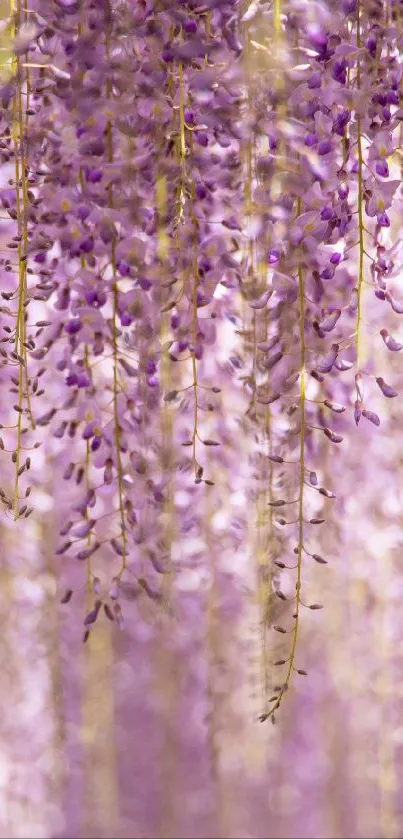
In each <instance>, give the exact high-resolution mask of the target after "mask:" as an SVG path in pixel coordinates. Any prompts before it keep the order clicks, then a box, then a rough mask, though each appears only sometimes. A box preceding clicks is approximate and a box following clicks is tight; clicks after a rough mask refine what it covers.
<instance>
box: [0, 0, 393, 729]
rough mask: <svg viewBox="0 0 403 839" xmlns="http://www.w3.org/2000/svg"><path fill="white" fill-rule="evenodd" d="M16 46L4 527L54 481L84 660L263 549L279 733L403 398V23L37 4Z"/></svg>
mask: <svg viewBox="0 0 403 839" xmlns="http://www.w3.org/2000/svg"><path fill="white" fill-rule="evenodd" d="M6 26H7V27H8V31H9V35H10V37H11V38H12V42H13V54H12V58H11V59H10V62H9V64H6V65H5V67H3V68H2V72H3V77H4V78H3V80H2V87H1V106H2V110H1V137H0V154H1V161H2V173H3V178H2V184H1V190H0V201H1V206H2V208H3V214H4V222H5V223H4V230H5V231H6V241H5V243H4V249H3V252H4V254H5V256H3V258H2V260H1V264H0V268H1V280H2V289H1V298H2V303H1V315H2V317H1V322H0V332H1V336H0V354H1V356H2V367H1V369H2V377H3V378H2V381H3V387H4V393H6V392H9V393H10V398H9V399H5V400H3V402H2V405H1V412H2V425H3V428H4V432H3V437H2V438H1V440H0V445H1V448H2V450H3V451H4V478H3V481H2V486H1V488H0V496H1V500H2V503H3V505H4V507H5V510H6V511H7V512H8V514H9V515H13V516H14V518H15V519H16V520H18V519H21V518H24V517H25V518H27V517H29V516H30V515H31V514H35V489H36V488H38V489H39V492H40V486H41V470H43V468H44V464H45V463H47V462H49V463H51V466H52V470H54V472H55V473H56V474H57V477H58V488H57V509H56V515H57V521H58V524H59V529H60V541H59V544H58V547H57V551H56V553H57V557H59V558H60V561H61V562H62V570H61V576H62V579H63V580H66V585H67V587H66V590H65V593H64V594H63V597H62V603H64V604H67V603H69V601H70V600H72V599H73V603H72V607H71V608H73V604H74V602H75V600H77V599H79V593H80V592H81V591H84V592H86V605H85V606H84V607H83V610H84V617H83V620H84V636H83V637H84V641H86V640H87V639H88V637H89V635H90V632H91V631H92V628H93V626H94V624H95V623H96V622H97V620H98V619H99V616H100V614H101V612H103V613H104V616H105V617H106V618H108V619H109V620H111V621H113V622H116V623H117V624H118V625H119V626H120V627H123V610H122V603H121V601H122V598H123V599H124V598H126V599H131V600H136V601H137V603H140V602H142V601H143V600H144V598H148V599H149V600H151V601H152V602H153V603H154V605H155V608H156V609H162V610H168V612H170V611H171V610H173V611H175V608H176V607H175V602H174V601H175V596H174V591H175V581H176V579H177V578H180V572H181V570H183V569H184V568H186V567H190V568H197V567H198V564H199V563H201V564H202V565H204V566H206V567H207V568H208V567H209V560H210V557H209V556H208V553H209V550H213V551H214V553H215V554H216V555H217V557H219V555H220V551H225V552H233V554H234V556H236V555H241V554H242V551H243V550H245V545H246V544H247V543H248V542H249V541H250V540H251V541H252V543H253V544H252V552H253V555H254V556H255V557H256V569H257V573H256V578H257V592H258V600H259V608H260V620H261V629H262V631H261V636H262V647H263V655H262V661H263V676H262V678H263V687H264V691H263V692H264V701H263V708H262V712H261V717H260V719H261V720H262V721H263V720H266V719H268V718H270V719H271V720H272V721H273V722H274V720H275V713H276V711H277V709H278V708H279V706H280V704H281V702H282V699H283V696H284V694H285V692H286V691H287V689H288V687H289V684H290V681H291V678H292V676H293V674H294V673H299V674H301V675H306V671H305V670H304V669H303V662H302V663H301V662H300V661H299V658H298V636H299V631H300V624H301V621H302V620H303V617H304V609H305V608H307V609H310V610H313V611H315V610H318V609H321V608H322V604H321V603H317V602H311V599H310V595H309V591H308V590H307V587H305V569H306V568H309V566H310V565H311V566H313V567H316V568H317V571H318V574H321V573H322V571H321V570H320V568H319V566H323V565H326V563H327V562H328V558H327V557H324V556H323V555H322V553H321V537H320V533H321V530H320V526H321V525H322V524H323V522H324V521H325V519H326V517H328V516H331V515H332V510H331V508H332V505H333V506H334V504H335V501H334V499H336V496H339V495H340V494H342V493H343V486H336V485H335V486H333V485H332V481H330V483H329V481H328V479H327V477H326V480H325V477H324V476H325V474H326V476H327V475H330V476H331V475H332V470H331V469H326V470H325V469H324V465H323V464H324V463H325V461H326V459H327V458H329V457H330V458H331V457H332V455H333V453H334V451H337V452H339V451H340V450H341V452H343V446H341V447H340V444H342V442H343V439H344V438H345V437H347V438H349V435H350V436H351V435H353V434H355V433H356V426H358V425H360V429H359V430H361V428H362V426H363V425H364V424H365V423H369V424H372V425H373V426H376V427H378V426H380V425H381V419H383V418H384V417H385V416H386V412H385V407H384V406H385V404H387V402H388V400H390V399H393V398H395V397H397V396H398V393H397V391H396V389H395V387H394V384H393V381H389V378H388V376H387V374H386V373H385V368H383V366H382V359H383V358H384V357H385V354H384V349H385V348H386V350H388V351H390V352H391V353H397V352H399V351H400V350H401V349H402V348H403V341H400V340H399V335H398V334H397V327H396V329H395V328H394V327H393V323H394V317H395V315H400V314H402V313H403V297H402V296H400V297H399V289H398V278H399V269H400V262H401V254H400V244H401V243H400V239H399V236H398V233H397V232H395V231H394V229H393V209H394V208H395V207H397V208H398V207H399V206H400V203H399V202H401V169H400V155H401V118H402V113H403V112H402V110H401V93H400V89H401V68H402V65H401V58H400V56H401V51H402V30H401V27H400V26H399V4H397V3H384V4H382V3H377V2H372V0H371V1H370V0H345V1H344V2H343V3H342V4H341V6H339V4H337V3H333V2H332V0H328V2H324V3H319V2H312V3H309V4H306V3H302V2H300V0H287V2H284V3H283V4H280V0H274V4H273V3H271V2H266V0H261V2H252V3H249V4H248V3H241V2H239V0H206V2H201V0H187V2H183V3H172V2H170V0H141V2H136V3H133V2H125V0H123V2H115V0H53V2H48V1H47V2H45V0H37V1H36V2H35V3H32V4H30V3H28V6H27V7H25V6H24V7H23V6H22V3H21V0H15V6H13V8H12V9H11V13H10V18H9V20H8V21H7V22H6ZM369 301H371V305H369ZM367 310H368V317H367ZM368 318H369V319H370V322H369V320H368ZM373 332H374V333H375V337H374V336H373V334H372V333H373ZM368 334H370V336H371V342H369V340H368ZM385 376H386V378H385ZM3 420H4V421H3ZM379 433H380V432H379ZM364 434H365V431H364ZM339 447H340V448H339ZM6 454H7V455H8V456H7V457H6ZM31 460H32V467H31ZM28 472H30V474H32V476H33V477H32V487H34V489H33V490H32V494H31V485H30V484H28V483H26V482H25V478H26V477H27V473H28ZM235 497H236V504H235V503H234V499H235ZM240 498H241V502H242V504H241V506H242V511H241V512H239V510H238V507H237V504H238V506H239V503H238V502H239V499H240ZM31 499H32V501H31ZM226 499H227V500H226ZM337 503H338V502H336V504H337ZM220 505H222V506H223V507H224V508H226V512H225V511H223V516H224V518H223V519H222V520H220V521H218V523H217V522H216V524H215V525H214V526H213V527H212V525H211V517H212V510H217V509H218V508H219V507H220ZM206 522H209V524H208V526H207V525H206ZM214 527H215V530H214ZM206 528H207V529H206ZM212 530H213V531H214V535H212ZM206 533H207V535H206ZM212 546H213V547H212ZM83 569H84V570H83ZM234 569H235V562H234ZM233 573H234V574H235V570H234V572H233ZM323 573H325V572H323ZM224 576H225V575H224ZM308 578H309V579H311V575H310V571H308ZM167 580H168V581H169V582H168V583H167V582H166V581H167ZM234 608H235V609H238V608H239V603H238V601H236V605H234ZM277 637H279V639H280V640H279V642H278V644H277V642H275V640H274V639H275V638H277ZM272 665H274V666H272ZM278 674H280V675H278Z"/></svg>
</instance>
